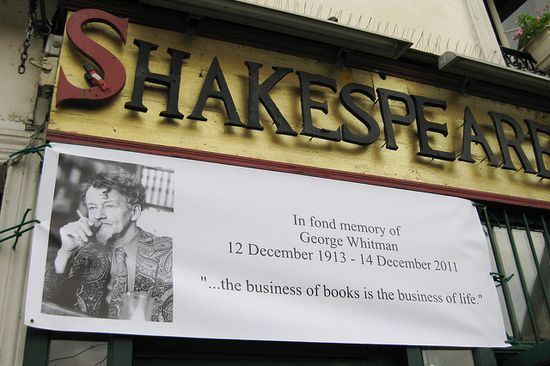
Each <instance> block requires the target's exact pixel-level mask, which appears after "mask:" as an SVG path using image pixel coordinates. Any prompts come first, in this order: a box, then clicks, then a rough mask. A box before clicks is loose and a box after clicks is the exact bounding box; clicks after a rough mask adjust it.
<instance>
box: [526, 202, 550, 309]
mask: <svg viewBox="0 0 550 366" xmlns="http://www.w3.org/2000/svg"><path fill="white" fill-rule="evenodd" d="M522 217H523V222H524V224H525V230H526V234H527V241H528V242H529V248H530V249H531V253H532V254H533V260H534V261H535V269H536V272H537V276H538V280H539V281H540V284H541V287H542V295H543V297H544V302H545V304H546V310H547V311H548V315H550V302H549V297H548V291H547V290H546V289H547V286H546V280H545V279H544V276H543V275H542V273H541V268H540V266H541V264H542V261H541V260H539V258H538V255H537V251H536V249H535V243H534V242H533V236H532V235H531V229H530V228H529V222H528V220H527V216H526V215H525V212H523V213H522ZM541 259H542V258H541Z"/></svg>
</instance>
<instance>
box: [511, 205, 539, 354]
mask: <svg viewBox="0 0 550 366" xmlns="http://www.w3.org/2000/svg"><path fill="white" fill-rule="evenodd" d="M503 213H504V222H505V223H506V231H507V232H508V238H509V240H510V246H511V247H512V253H513V254H514V261H515V262H516V267H517V269H518V277H519V280H520V284H521V289H522V290H523V296H524V297H525V302H526V304H527V314H528V315H529V320H530V322H531V326H532V328H533V333H534V336H535V342H536V343H537V344H538V343H540V334H539V328H538V324H537V321H536V317H535V312H534V310H533V303H532V302H531V296H530V295H529V287H528V286H527V282H526V280H525V274H524V271H523V268H522V265H521V260H520V257H519V253H518V249H517V246H516V241H515V239H514V233H513V232H512V226H511V225H510V219H509V218H508V212H507V211H506V210H504V212H503Z"/></svg>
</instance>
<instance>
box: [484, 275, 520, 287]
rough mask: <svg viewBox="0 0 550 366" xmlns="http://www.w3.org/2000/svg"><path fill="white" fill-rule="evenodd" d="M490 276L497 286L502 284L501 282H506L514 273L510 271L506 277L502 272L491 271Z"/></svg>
mask: <svg viewBox="0 0 550 366" xmlns="http://www.w3.org/2000/svg"><path fill="white" fill-rule="evenodd" d="M489 274H490V275H491V277H493V281H495V282H498V285H497V287H499V286H502V284H503V283H508V282H510V280H511V279H512V277H514V274H513V273H512V274H511V275H510V276H508V277H506V276H505V275H503V274H502V273H498V272H491V273H489Z"/></svg>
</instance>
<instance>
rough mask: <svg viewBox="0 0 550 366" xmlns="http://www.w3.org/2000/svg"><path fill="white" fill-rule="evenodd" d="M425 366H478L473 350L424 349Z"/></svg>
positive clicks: (423, 359)
mask: <svg viewBox="0 0 550 366" xmlns="http://www.w3.org/2000/svg"><path fill="white" fill-rule="evenodd" d="M422 361H423V362H424V366H476V364H475V362H474V355H473V354H472V351H471V350H428V349H425V350H422Z"/></svg>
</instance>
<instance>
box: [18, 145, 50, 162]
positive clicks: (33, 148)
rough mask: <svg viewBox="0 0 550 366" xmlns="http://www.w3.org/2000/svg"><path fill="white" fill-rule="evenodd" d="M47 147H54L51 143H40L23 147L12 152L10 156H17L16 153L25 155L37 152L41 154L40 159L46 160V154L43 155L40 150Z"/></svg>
mask: <svg viewBox="0 0 550 366" xmlns="http://www.w3.org/2000/svg"><path fill="white" fill-rule="evenodd" d="M47 147H52V146H51V145H50V144H49V143H46V144H44V145H40V146H31V147H27V148H25V149H21V150H19V151H16V152H14V153H12V154H10V158H11V157H13V156H15V155H21V156H23V155H28V154H34V153H37V154H38V155H40V159H42V160H44V156H42V154H41V153H40V152H41V151H44V150H46V148H47Z"/></svg>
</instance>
